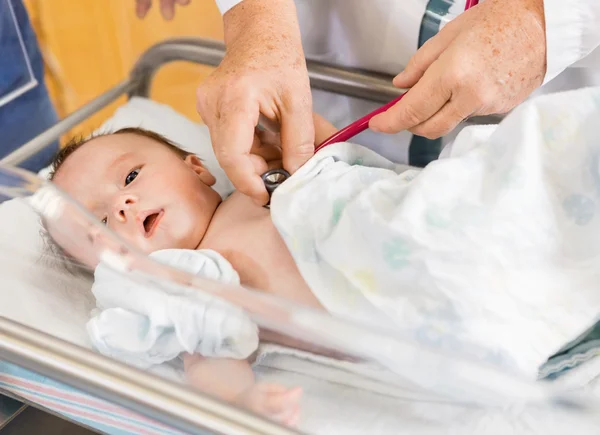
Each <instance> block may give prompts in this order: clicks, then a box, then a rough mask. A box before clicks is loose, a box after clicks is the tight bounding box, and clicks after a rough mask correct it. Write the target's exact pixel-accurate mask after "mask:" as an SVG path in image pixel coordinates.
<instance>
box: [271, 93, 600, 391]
mask: <svg viewBox="0 0 600 435" xmlns="http://www.w3.org/2000/svg"><path fill="white" fill-rule="evenodd" d="M599 126H600V89H584V90H580V91H575V92H570V93H565V94H560V95H553V96H545V97H541V98H538V99H536V100H534V101H532V102H529V103H527V104H525V105H522V106H520V107H519V108H517V109H516V110H515V111H514V112H512V113H511V114H510V115H509V116H508V117H507V118H506V119H505V120H504V121H503V122H502V123H501V124H500V125H499V126H497V127H494V126H485V127H470V128H467V129H465V130H464V131H463V132H461V133H460V134H459V136H458V137H457V139H456V141H455V143H454V146H453V148H452V152H451V154H450V156H449V158H446V159H443V160H439V161H436V162H433V163H432V164H430V165H429V166H427V167H426V168H425V169H423V170H422V171H417V170H408V171H406V170H405V169H406V168H401V167H397V166H394V165H392V164H391V163H390V162H388V161H386V160H385V159H383V158H381V157H380V156H377V155H375V154H374V153H372V152H370V151H369V150H366V149H364V148H361V147H358V146H355V145H352V144H347V143H343V144H336V145H332V146H330V147H328V148H325V149H323V151H321V152H319V153H317V155H316V156H315V157H314V158H313V159H311V160H310V161H309V162H308V163H307V164H306V165H304V166H303V167H302V168H300V169H299V170H298V171H297V172H296V173H295V174H294V175H293V176H292V177H291V178H290V179H288V180H287V181H286V182H285V183H283V184H282V185H281V186H280V187H279V188H278V189H277V190H276V191H275V193H274V195H273V198H272V202H271V215H272V218H273V221H274V223H275V225H276V227H277V229H278V230H279V232H280V234H281V235H282V237H283V238H284V240H285V242H286V244H287V246H288V248H289V249H290V251H291V253H292V255H293V257H294V260H295V261H296V264H297V265H298V268H299V270H300V272H301V273H302V275H303V277H304V279H305V280H306V281H307V283H308V284H309V286H310V287H311V289H312V290H313V293H314V294H315V295H316V296H317V298H318V299H319V300H320V301H321V303H322V304H323V305H324V306H325V308H327V310H328V311H330V312H331V313H333V314H336V315H338V316H343V317H350V318H360V319H362V320H365V321H370V322H371V323H374V324H377V325H383V326H386V327H390V328H394V329H395V330H396V331H398V332H399V333H400V334H401V335H402V336H404V337H407V338H408V339H410V340H412V341H413V342H415V343H417V344H421V345H424V346H427V347H433V348H435V349H440V350H443V351H445V352H446V353H448V354H450V355H456V356H457V357H464V358H468V359H476V360H478V361H485V362H489V363H492V364H494V365H496V366H498V367H499V368H501V369H502V370H506V371H509V372H513V373H514V372H517V373H519V374H522V375H523V374H524V375H526V376H527V377H528V378H529V379H536V377H537V373H538V368H539V367H540V365H541V364H542V363H544V362H545V361H546V359H547V358H548V357H549V356H551V355H552V354H553V353H554V352H556V351H557V350H558V349H559V348H561V347H562V346H563V345H564V344H565V343H567V342H569V341H571V340H573V339H574V338H575V337H577V336H578V335H579V334H580V333H582V332H583V331H584V330H586V329H587V328H589V327H590V326H591V325H593V324H594V323H595V322H596V320H597V318H598V314H599V313H600V140H599V139H598V138H599V133H598V132H599V130H598V129H599ZM407 352H408V350H407ZM404 357H405V360H406V361H409V360H411V358H413V359H414V361H415V362H417V361H419V354H418V352H416V351H415V354H414V355H412V356H411V355H408V354H405V355H404ZM413 369H414V370H419V369H421V366H419V365H418V364H415V365H414V367H413ZM423 370H424V371H425V372H424V377H426V376H427V375H429V376H430V378H433V374H430V373H431V372H432V370H429V371H427V368H423ZM435 375H436V376H438V378H442V377H453V376H456V373H452V372H445V371H444V366H443V365H441V366H439V367H437V366H436V368H435ZM431 382H434V380H432V381H431ZM457 394H460V386H458V387H457Z"/></svg>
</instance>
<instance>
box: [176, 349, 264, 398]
mask: <svg viewBox="0 0 600 435" xmlns="http://www.w3.org/2000/svg"><path fill="white" fill-rule="evenodd" d="M183 362H184V367H185V375H186V378H187V380H188V382H189V383H190V385H191V386H192V387H193V388H197V389H198V390H200V391H202V392H204V393H206V394H209V395H211V396H214V397H216V398H218V399H221V400H225V401H227V402H233V401H234V400H236V399H237V398H238V397H239V396H240V394H242V393H244V392H245V391H247V390H248V389H249V388H251V387H252V386H253V385H254V373H253V372H252V369H251V367H250V364H249V363H248V361H246V360H234V359H216V358H203V357H201V356H198V355H189V354H187V355H185V356H184V358H183Z"/></svg>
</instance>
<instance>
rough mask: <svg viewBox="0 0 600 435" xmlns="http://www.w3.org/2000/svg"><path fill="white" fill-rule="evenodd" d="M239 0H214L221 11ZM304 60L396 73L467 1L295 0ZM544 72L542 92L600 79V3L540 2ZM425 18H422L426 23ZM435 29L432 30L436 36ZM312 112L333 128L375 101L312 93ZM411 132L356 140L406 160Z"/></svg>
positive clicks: (589, 0)
mask: <svg viewBox="0 0 600 435" xmlns="http://www.w3.org/2000/svg"><path fill="white" fill-rule="evenodd" d="M241 1H243V0H216V2H217V5H218V6H219V9H220V10H221V13H223V14H224V13H225V12H226V11H227V10H229V9H230V8H231V7H233V6H235V5H236V4H238V3H240V2H241ZM295 3H296V7H297V10H298V19H299V22H300V29H301V33H302V43H303V47H304V51H305V54H306V56H307V58H309V59H314V60H321V61H325V62H330V63H335V64H337V65H341V66H350V67H359V68H364V69H368V70H372V71H376V72H381V73H387V74H393V75H395V74H397V73H399V72H400V71H401V70H402V69H403V68H404V66H405V65H406V63H407V62H408V60H409V59H410V57H411V56H412V55H413V54H414V53H415V52H416V50H417V48H418V46H419V33H420V31H421V27H422V23H423V22H424V17H425V16H426V15H427V14H428V15H429V16H431V15H432V14H435V15H437V13H436V12H432V11H436V10H437V9H436V8H437V7H439V6H440V4H441V5H443V4H448V3H454V4H452V5H451V6H450V8H449V10H448V11H447V12H444V16H443V17H442V18H441V20H440V24H439V25H438V26H437V27H438V28H439V27H440V26H443V25H444V24H445V22H448V21H449V20H450V19H452V18H453V17H454V16H456V15H458V14H459V13H460V12H461V11H462V10H463V9H464V5H465V0H456V1H454V2H451V1H450V2H449V1H448V0H401V1H400V0H295ZM544 11H545V19H546V41H547V42H546V44H547V71H546V76H545V79H544V86H543V87H542V88H540V89H539V90H537V91H536V92H535V93H534V95H536V94H539V93H543V92H555V91H559V90H566V89H573V88H578V87H582V86H588V85H593V84H600V48H598V47H599V46H600V24H599V23H600V0H544ZM425 22H426V21H425ZM436 30H437V29H430V28H428V31H433V32H434V33H435V31H436ZM313 99H314V100H313V101H314V109H315V111H316V112H318V113H320V114H322V115H323V116H324V117H325V118H327V119H329V120H330V121H331V122H333V123H334V124H335V125H336V126H337V127H342V126H344V125H346V124H348V123H350V122H352V121H354V120H355V119H358V118H360V117H361V116H363V115H365V114H366V113H368V112H369V111H371V110H374V109H375V108H377V107H378V104H375V103H371V102H367V101H360V100H356V99H351V98H347V97H343V96H339V95H331V94H327V93H325V92H321V91H314V92H313ZM411 138H412V135H411V134H410V133H408V132H401V133H399V134H397V135H393V136H388V135H382V134H375V133H373V132H370V131H367V132H365V133H362V134H361V135H360V136H358V137H357V138H356V142H359V143H362V144H364V145H367V146H369V147H370V148H372V149H374V150H375V151H377V152H379V153H380V154H382V155H384V156H385V157H387V158H389V159H391V160H394V161H397V162H407V160H408V145H409V143H410V140H411Z"/></svg>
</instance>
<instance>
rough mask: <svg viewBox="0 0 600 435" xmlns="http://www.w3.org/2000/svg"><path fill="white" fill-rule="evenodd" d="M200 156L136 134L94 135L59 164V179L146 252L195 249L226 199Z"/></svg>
mask: <svg viewBox="0 0 600 435" xmlns="http://www.w3.org/2000/svg"><path fill="white" fill-rule="evenodd" d="M214 182H215V179H214V177H213V176H212V175H211V174H210V173H209V172H208V171H207V170H206V169H205V168H204V167H203V166H202V164H201V162H200V160H199V159H198V158H197V157H196V156H189V157H188V158H186V159H185V160H183V159H182V158H181V157H180V156H178V155H177V154H176V153H175V152H173V151H172V150H170V149H169V148H167V147H166V146H165V145H163V144H161V143H159V142H156V141H155V140H153V139H150V138H147V137H143V136H138V135H135V134H117V135H109V136H102V137H98V138H95V139H92V140H91V141H90V142H88V143H86V144H85V145H83V146H82V147H81V148H80V149H78V150H77V151H75V152H74V153H73V154H72V155H71V156H69V158H67V160H66V161H65V162H64V163H63V165H62V166H61V167H60V169H59V170H58V172H57V173H56V175H55V177H54V183H55V184H56V185H57V186H58V187H60V188H61V189H62V190H64V191H65V192H66V193H68V194H69V195H70V196H72V197H73V198H74V199H75V200H76V201H78V202H79V203H80V204H82V205H83V206H84V207H86V208H87V209H88V210H90V211H91V212H92V213H93V214H94V215H95V216H96V217H97V218H98V220H100V221H102V222H103V223H105V225H107V226H108V227H109V228H110V229H111V230H113V231H115V232H116V233H117V234H119V235H120V236H121V237H123V238H124V239H125V240H127V241H128V242H129V243H130V244H131V245H133V246H135V247H137V248H138V249H140V250H142V251H143V252H145V253H150V252H152V251H156V250H159V249H169V248H177V249H196V248H197V247H198V245H199V244H200V241H201V240H202V238H203V237H204V234H205V232H206V230H207V228H208V225H209V223H210V220H211V218H212V216H213V214H214V212H215V210H216V209H217V207H218V205H219V203H220V202H221V197H220V196H219V195H218V194H217V193H216V192H215V191H214V190H213V189H211V188H210V186H211V185H212V184H214Z"/></svg>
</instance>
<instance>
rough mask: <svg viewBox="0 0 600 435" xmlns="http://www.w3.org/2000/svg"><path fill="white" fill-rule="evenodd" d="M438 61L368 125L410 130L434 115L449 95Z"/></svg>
mask: <svg viewBox="0 0 600 435" xmlns="http://www.w3.org/2000/svg"><path fill="white" fill-rule="evenodd" d="M439 66H440V64H439V62H438V61H436V62H434V63H433V64H432V65H431V67H430V68H429V69H428V70H427V71H426V72H425V74H424V75H423V77H422V78H421V80H419V81H418V82H417V84H416V85H415V86H413V87H412V89H410V90H409V91H408V92H407V93H406V94H405V95H404V97H403V98H402V99H401V100H400V101H398V102H397V103H396V104H394V105H393V106H392V107H390V108H389V109H388V110H386V111H385V112H383V113H380V114H379V115H377V116H374V117H373V118H372V119H371V121H370V122H369V128H371V130H373V131H380V132H383V133H398V132H400V131H402V130H409V129H411V128H413V127H416V126H417V125H419V124H422V123H423V122H425V121H427V120H428V119H429V118H431V117H432V116H433V115H435V114H436V113H437V112H438V111H439V110H440V109H441V108H442V107H444V105H445V104H446V102H447V101H448V100H449V99H450V97H451V96H452V92H451V88H450V87H449V86H448V85H447V83H445V82H444V81H443V80H441V77H442V74H441V71H440V68H439Z"/></svg>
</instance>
